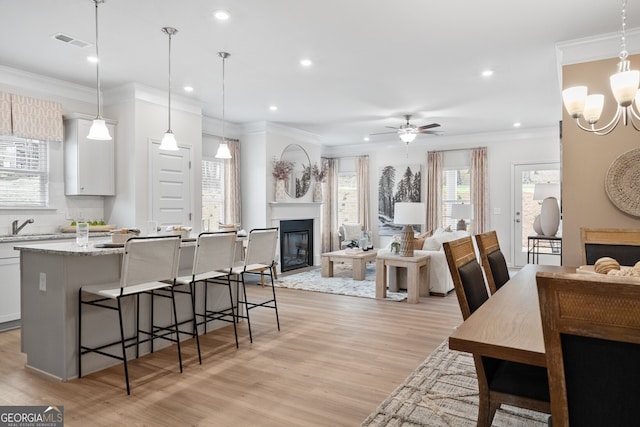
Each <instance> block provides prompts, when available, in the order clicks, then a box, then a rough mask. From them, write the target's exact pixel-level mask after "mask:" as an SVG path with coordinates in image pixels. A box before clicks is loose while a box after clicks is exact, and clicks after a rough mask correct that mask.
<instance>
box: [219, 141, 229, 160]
mask: <svg viewBox="0 0 640 427" xmlns="http://www.w3.org/2000/svg"><path fill="white" fill-rule="evenodd" d="M230 158H231V151H229V146H228V145H227V143H226V142H221V143H220V145H219V146H218V151H217V152H216V159H230Z"/></svg>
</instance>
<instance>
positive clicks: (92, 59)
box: [87, 55, 98, 64]
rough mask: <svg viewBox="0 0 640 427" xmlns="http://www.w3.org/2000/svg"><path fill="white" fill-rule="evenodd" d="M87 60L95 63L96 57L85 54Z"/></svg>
mask: <svg viewBox="0 0 640 427" xmlns="http://www.w3.org/2000/svg"><path fill="white" fill-rule="evenodd" d="M87 61H89V62H91V63H92V64H97V63H98V57H97V56H94V55H90V56H87Z"/></svg>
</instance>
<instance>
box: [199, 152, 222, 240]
mask: <svg viewBox="0 0 640 427" xmlns="http://www.w3.org/2000/svg"><path fill="white" fill-rule="evenodd" d="M202 219H203V220H204V221H207V220H209V227H211V228H210V229H215V228H217V227H215V225H216V224H217V223H222V222H224V160H222V159H215V158H214V159H202Z"/></svg>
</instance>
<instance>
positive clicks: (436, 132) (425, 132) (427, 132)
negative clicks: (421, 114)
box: [416, 130, 444, 135]
mask: <svg viewBox="0 0 640 427" xmlns="http://www.w3.org/2000/svg"><path fill="white" fill-rule="evenodd" d="M416 133H419V134H421V135H442V134H443V133H444V132H443V131H441V130H419V131H417V132H416Z"/></svg>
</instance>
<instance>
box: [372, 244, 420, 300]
mask: <svg viewBox="0 0 640 427" xmlns="http://www.w3.org/2000/svg"><path fill="white" fill-rule="evenodd" d="M387 267H399V268H406V269H407V303H409V304H418V303H419V302H420V297H426V296H428V295H429V255H414V256H411V257H403V256H399V255H394V254H391V253H390V252H389V253H378V256H377V257H376V298H386V297H387Z"/></svg>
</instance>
